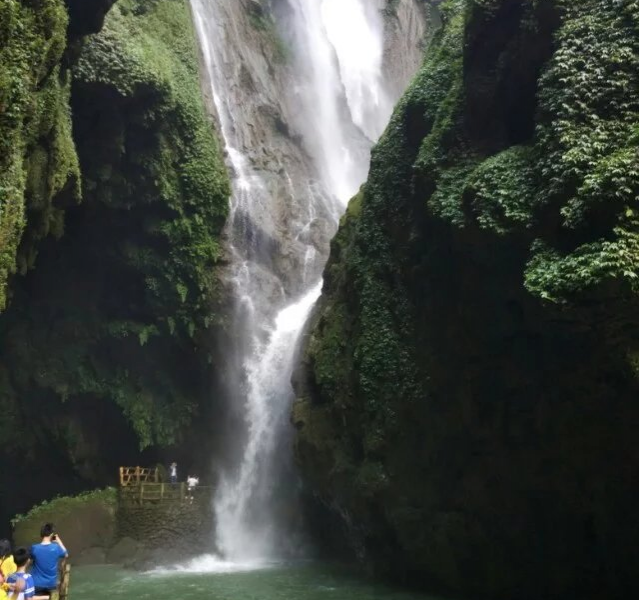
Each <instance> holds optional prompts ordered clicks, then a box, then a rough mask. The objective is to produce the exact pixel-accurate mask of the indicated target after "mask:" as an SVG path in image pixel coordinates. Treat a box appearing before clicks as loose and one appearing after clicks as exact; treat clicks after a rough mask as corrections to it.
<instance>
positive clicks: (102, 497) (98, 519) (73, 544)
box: [13, 488, 117, 564]
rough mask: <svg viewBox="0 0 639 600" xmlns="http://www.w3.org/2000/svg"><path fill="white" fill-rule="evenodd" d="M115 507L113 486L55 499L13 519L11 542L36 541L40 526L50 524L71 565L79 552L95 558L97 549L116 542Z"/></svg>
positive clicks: (17, 544)
mask: <svg viewBox="0 0 639 600" xmlns="http://www.w3.org/2000/svg"><path fill="white" fill-rule="evenodd" d="M116 507H117V503H116V490H115V489H113V488H109V489H105V490H96V491H93V492H88V493H85V494H80V495H78V496H65V497H60V498H55V499H53V500H51V501H50V502H44V503H43V504H40V505H38V506H35V507H34V508H32V509H31V510H30V511H29V512H28V513H27V514H26V515H18V516H17V517H16V518H15V519H14V528H13V541H14V544H15V545H16V546H26V547H27V548H28V547H29V546H31V544H35V543H37V542H39V541H40V528H41V527H42V525H44V524H45V523H53V524H54V526H55V528H56V531H57V532H58V533H59V534H60V537H61V538H62V541H63V542H64V544H65V546H66V548H67V550H68V551H69V555H70V556H71V561H72V562H73V563H74V564H76V559H77V558H78V557H80V556H82V555H83V554H86V555H92V556H93V557H94V559H97V558H98V557H99V556H100V552H99V551H98V549H100V550H102V554H103V553H104V552H105V550H106V549H107V548H110V547H111V546H112V545H113V544H114V543H115V541H116V532H117V525H116V512H117V511H116Z"/></svg>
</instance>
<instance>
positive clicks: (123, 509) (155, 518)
mask: <svg viewBox="0 0 639 600" xmlns="http://www.w3.org/2000/svg"><path fill="white" fill-rule="evenodd" d="M116 522H117V529H116V531H117V539H118V540H119V543H118V544H117V545H116V547H114V548H113V549H112V551H111V552H109V553H108V554H107V558H108V559H109V561H110V562H115V563H118V562H122V558H123V557H121V556H118V553H119V550H118V547H123V546H124V547H127V548H128V547H132V548H135V561H136V562H138V563H139V562H140V561H141V562H143V563H146V564H149V565H157V564H168V563H170V562H171V561H173V560H182V561H183V560H184V558H185V557H191V556H195V555H198V554H205V553H207V552H213V551H214V550H215V542H214V540H215V515H214V514H213V497H212V493H211V492H210V491H209V490H206V489H199V490H196V493H195V494H194V500H193V501H192V502H191V501H189V500H186V501H185V502H182V503H168V502H167V503H158V504H144V505H139V506H138V505H133V504H130V503H126V502H122V501H120V502H119V503H118V509H117V514H116ZM123 540H124V542H123ZM131 542H133V543H131ZM127 561H128V562H132V557H131V556H129V557H126V561H125V562H127ZM138 566H139V565H138Z"/></svg>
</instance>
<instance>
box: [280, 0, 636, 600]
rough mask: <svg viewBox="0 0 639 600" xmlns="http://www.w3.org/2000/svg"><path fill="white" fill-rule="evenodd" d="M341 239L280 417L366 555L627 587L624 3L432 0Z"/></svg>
mask: <svg viewBox="0 0 639 600" xmlns="http://www.w3.org/2000/svg"><path fill="white" fill-rule="evenodd" d="M441 9H442V21H443V28H442V30H441V31H440V32H439V33H438V34H437V36H436V38H435V40H434V41H433V43H432V45H431V47H430V49H429V51H428V54H427V58H426V61H425V63H424V65H423V67H422V70H421V72H420V74H419V75H418V77H417V78H416V80H415V81H414V83H413V85H412V87H411V88H410V90H409V91H408V92H407V94H406V95H405V96H404V98H403V99H402V101H401V102H400V104H399V106H398V107H397V109H396V111H395V115H394V118H393V121H392V123H391V124H390V126H389V128H388V129H387V131H386V133H385V135H384V137H383V139H382V140H381V142H380V143H379V144H378V146H377V147H376V149H375V150H374V153H373V159H372V165H371V172H370V177H369V180H368V182H367V183H366V185H365V186H364V188H363V191H362V192H361V193H360V194H359V195H358V196H357V197H356V198H354V199H353V201H352V202H351V205H350V207H349V212H348V214H347V216H346V217H345V219H344V221H343V223H342V225H341V227H340V231H339V233H338V235H337V237H336V239H335V240H334V241H333V244H332V248H331V258H330V262H329V265H328V267H327V269H326V271H325V286H324V295H323V298H322V300H321V302H320V306H319V307H318V310H317V313H316V315H315V322H314V324H313V327H312V329H311V331H310V334H309V337H308V344H307V354H306V358H305V369H304V372H303V374H302V379H303V381H301V383H300V384H299V386H298V396H299V399H298V401H297V402H296V404H295V407H294V411H293V421H294V423H295V425H296V427H297V429H298V434H297V442H296V451H297V457H298V461H299V464H300V466H301V470H302V473H303V476H304V479H305V483H306V487H307V489H309V490H310V491H311V492H312V494H313V496H314V497H315V499H316V500H318V501H319V502H320V503H321V504H323V505H324V506H325V507H328V508H329V509H330V510H331V511H332V513H333V514H334V515H336V519H337V520H338V521H340V522H341V523H343V525H344V527H345V528H346V529H347V530H348V535H349V538H350V540H351V541H352V543H353V545H354V546H355V547H356V548H357V549H359V550H360V551H361V554H362V556H363V557H364V558H365V560H366V561H367V562H368V563H369V564H371V565H373V567H374V569H375V570H376V571H377V572H380V573H384V574H386V575H388V576H392V577H395V578H399V579H403V580H405V581H409V582H411V583H419V584H421V585H425V586H429V587H431V588H432V587H441V588H444V589H446V590H449V591H454V592H458V593H464V594H468V595H469V596H471V597H478V596H486V597H492V598H512V597H517V598H550V597H552V598H574V597H582V598H591V597H602V596H606V597H624V596H625V597H630V596H632V595H633V594H634V595H636V593H637V589H638V585H639V584H638V583H637V579H636V572H637V568H638V567H639V555H638V554H637V551H636V543H635V541H636V539H637V538H638V536H639V518H637V516H636V511H634V509H633V503H634V499H635V498H636V497H637V494H638V492H639V487H638V483H637V480H636V477H635V475H634V474H635V473H636V470H637V467H639V463H638V458H637V457H638V455H637V453H636V452H635V450H634V447H635V445H636V444H635V442H634V437H635V433H634V432H635V431H636V429H637V427H638V426H639V409H638V408H637V404H636V401H635V400H636V397H637V392H638V391H639V370H638V368H637V364H638V362H637V356H639V347H638V346H637V339H639V319H638V317H637V315H639V299H638V292H639V288H638V287H637V281H638V280H639V251H638V248H639V242H638V240H639V225H638V222H637V211H639V205H638V203H637V202H638V200H637V199H638V197H639V170H638V166H639V154H638V147H639V140H638V139H637V135H636V123H637V118H638V116H639V105H638V104H637V94H636V93H633V92H632V90H637V88H638V86H639V80H638V79H637V73H639V70H638V69H637V56H639V52H638V51H639V47H638V45H637V40H639V29H638V28H639V22H638V21H637V6H636V3H635V2H631V1H622V2H613V1H612V0H604V1H595V0H592V1H591V0H588V1H584V2H580V3H578V5H577V4H575V3H572V2H550V1H547V2H546V1H544V2H537V3H522V2H519V1H517V0H490V1H486V0H483V1H481V2H480V1H479V0H476V1H472V2H462V1H460V0H449V1H448V2H444V3H443V4H442V5H441Z"/></svg>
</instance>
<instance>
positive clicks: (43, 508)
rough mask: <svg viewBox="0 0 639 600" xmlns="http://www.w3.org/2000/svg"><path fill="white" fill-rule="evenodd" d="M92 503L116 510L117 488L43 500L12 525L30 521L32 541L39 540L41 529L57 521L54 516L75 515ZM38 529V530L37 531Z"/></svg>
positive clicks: (18, 517)
mask: <svg viewBox="0 0 639 600" xmlns="http://www.w3.org/2000/svg"><path fill="white" fill-rule="evenodd" d="M92 502H100V503H102V504H104V505H106V506H109V507H111V509H112V510H115V507H116V502H117V490H116V489H115V488H112V487H110V488H105V489H103V490H91V491H89V492H83V493H81V494H77V495H76V496H58V497H56V498H53V499H52V500H43V501H42V502H41V503H40V504H37V505H36V506H34V507H33V508H32V509H31V510H30V511H29V512H28V513H26V514H24V515H21V514H18V515H16V516H15V517H14V518H13V519H11V524H12V525H13V526H14V527H15V526H17V525H18V524H19V523H24V522H26V521H30V522H31V523H30V524H31V526H32V527H33V535H32V536H31V538H32V539H37V538H38V534H39V531H40V527H41V526H42V524H43V523H46V522H48V521H55V519H54V516H61V515H63V514H64V515H69V516H73V514H74V513H75V512H76V511H78V510H79V509H81V507H83V506H85V505H86V504H90V503H92ZM36 527H37V530H36Z"/></svg>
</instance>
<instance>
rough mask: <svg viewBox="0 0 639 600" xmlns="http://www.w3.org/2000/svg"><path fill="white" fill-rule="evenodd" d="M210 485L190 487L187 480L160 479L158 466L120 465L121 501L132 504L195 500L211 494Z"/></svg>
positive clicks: (176, 502)
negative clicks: (172, 481) (169, 481)
mask: <svg viewBox="0 0 639 600" xmlns="http://www.w3.org/2000/svg"><path fill="white" fill-rule="evenodd" d="M210 490H211V487H210V486H204V485H198V486H197V487H195V488H194V489H192V490H189V489H188V486H187V484H186V482H185V481H181V482H178V483H168V482H164V481H160V476H159V471H158V469H157V468H154V469H147V468H143V467H120V490H119V500H120V502H123V503H126V504H132V505H142V504H159V503H173V504H179V503H183V502H193V501H194V500H196V499H198V498H200V497H202V496H209V495H210Z"/></svg>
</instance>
